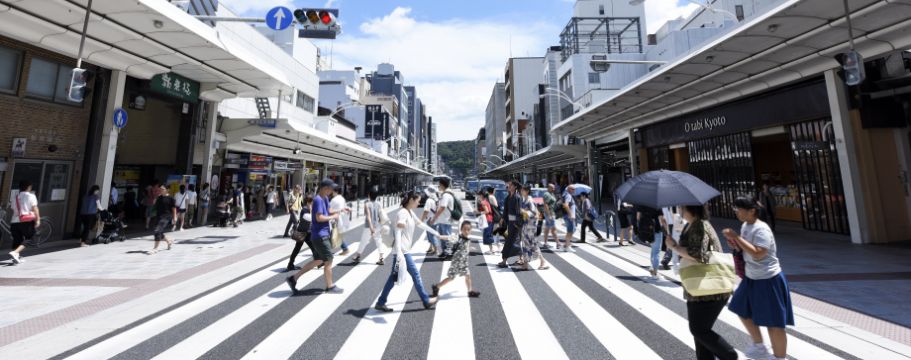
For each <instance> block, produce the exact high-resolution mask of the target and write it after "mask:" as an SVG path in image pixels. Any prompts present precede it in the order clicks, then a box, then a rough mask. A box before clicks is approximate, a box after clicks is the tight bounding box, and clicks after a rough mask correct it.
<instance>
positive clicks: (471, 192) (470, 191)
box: [465, 180, 481, 200]
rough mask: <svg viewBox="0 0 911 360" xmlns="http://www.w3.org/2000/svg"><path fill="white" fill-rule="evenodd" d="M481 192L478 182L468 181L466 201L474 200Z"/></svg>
mask: <svg viewBox="0 0 911 360" xmlns="http://www.w3.org/2000/svg"><path fill="white" fill-rule="evenodd" d="M480 190H481V186H480V182H479V181H478V180H468V181H467V182H466V184H465V200H474V198H475V195H476V194H477V193H478V191H480Z"/></svg>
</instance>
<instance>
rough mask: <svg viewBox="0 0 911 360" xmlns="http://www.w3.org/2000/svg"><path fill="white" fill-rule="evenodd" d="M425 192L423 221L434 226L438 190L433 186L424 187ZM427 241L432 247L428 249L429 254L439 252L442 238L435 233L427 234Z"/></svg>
mask: <svg viewBox="0 0 911 360" xmlns="http://www.w3.org/2000/svg"><path fill="white" fill-rule="evenodd" d="M424 194H425V195H426V196H427V201H425V202H424V211H423V212H421V222H422V223H427V224H428V225H430V226H433V223H432V222H430V220H431V219H432V218H433V216H434V214H436V213H437V201H439V198H438V197H437V190H436V189H434V188H432V187H427V188H425V189H424ZM427 241H428V242H430V248H428V249H427V255H431V254H437V253H438V251H437V250H438V249H439V245H440V239H437V237H436V236H433V234H427Z"/></svg>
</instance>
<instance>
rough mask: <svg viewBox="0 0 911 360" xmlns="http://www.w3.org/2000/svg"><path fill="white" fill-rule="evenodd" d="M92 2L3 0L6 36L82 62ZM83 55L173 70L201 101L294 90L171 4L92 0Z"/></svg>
mask: <svg viewBox="0 0 911 360" xmlns="http://www.w3.org/2000/svg"><path fill="white" fill-rule="evenodd" d="M86 3H87V0H0V34H3V35H5V36H9V37H12V38H15V39H19V40H21V41H23V42H27V43H30V44H35V45H38V46H40V47H44V48H46V49H48V50H51V51H54V52H58V53H62V54H65V55H67V56H71V57H74V58H75V57H76V56H77V54H78V51H79V39H80V34H81V32H82V24H83V20H84V17H85V6H86ZM87 34H88V36H87V38H86V42H85V50H84V53H83V56H84V57H85V59H86V61H88V62H90V63H92V64H97V65H100V66H102V67H105V68H109V69H116V70H123V71H126V72H127V74H129V75H130V76H133V77H137V78H142V79H149V78H151V77H152V76H154V75H156V74H161V73H167V72H175V73H177V74H180V75H182V76H185V77H187V78H189V79H192V80H195V81H198V82H200V83H204V84H205V85H208V86H203V89H202V93H201V96H200V97H201V98H203V99H208V100H221V99H224V98H230V97H234V96H244V97H254V96H276V94H277V93H278V91H279V90H282V91H283V92H285V93H290V92H291V85H290V82H289V80H288V79H287V76H286V74H285V73H284V72H283V71H281V70H279V69H278V68H277V67H276V66H273V65H272V62H273V61H272V60H271V59H270V58H268V57H266V56H264V55H263V54H257V53H253V52H250V51H247V50H245V49H244V48H243V47H242V46H239V45H238V44H236V43H235V42H234V41H231V40H230V37H227V36H221V34H219V32H218V31H217V30H216V29H215V28H213V27H210V26H208V25H206V24H204V23H202V22H200V21H199V20H196V18H194V17H193V16H192V15H190V14H188V13H187V12H186V11H183V10H181V9H180V8H178V7H176V6H174V5H173V4H171V3H169V2H167V1H165V0H134V1H123V0H94V1H93V3H92V15H91V17H90V22H89V27H88V32H87Z"/></svg>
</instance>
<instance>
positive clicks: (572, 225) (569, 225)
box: [563, 216, 576, 233]
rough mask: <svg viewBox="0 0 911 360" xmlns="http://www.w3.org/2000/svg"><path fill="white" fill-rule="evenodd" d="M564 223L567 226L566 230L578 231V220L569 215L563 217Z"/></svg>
mask: <svg viewBox="0 0 911 360" xmlns="http://www.w3.org/2000/svg"><path fill="white" fill-rule="evenodd" d="M563 225H565V226H566V232H568V233H574V232H576V221H575V220H573V219H570V218H569V216H564V217H563Z"/></svg>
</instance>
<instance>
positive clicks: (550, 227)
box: [541, 184, 560, 250]
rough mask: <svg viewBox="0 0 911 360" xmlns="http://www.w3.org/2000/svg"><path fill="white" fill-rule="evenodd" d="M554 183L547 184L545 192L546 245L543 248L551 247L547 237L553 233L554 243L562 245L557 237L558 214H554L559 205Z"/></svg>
mask: <svg viewBox="0 0 911 360" xmlns="http://www.w3.org/2000/svg"><path fill="white" fill-rule="evenodd" d="M554 191H556V189H555V188H554V184H550V185H547V191H546V192H544V196H543V198H542V200H543V206H544V231H543V234H544V245H543V246H542V247H541V248H542V249H545V250H547V249H550V245H547V238H548V237H550V236H551V235H553V237H554V243H555V244H557V248H558V249H559V247H560V240H559V238H557V221H556V215H555V214H554V208H555V207H556V206H557V197H556V196H554Z"/></svg>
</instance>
